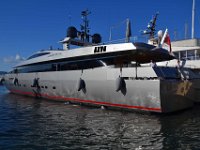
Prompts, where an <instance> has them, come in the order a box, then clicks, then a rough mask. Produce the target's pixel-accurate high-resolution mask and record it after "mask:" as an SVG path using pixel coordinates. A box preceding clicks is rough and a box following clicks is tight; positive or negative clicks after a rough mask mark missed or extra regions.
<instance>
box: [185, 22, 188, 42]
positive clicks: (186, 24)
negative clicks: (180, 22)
mask: <svg viewBox="0 0 200 150" xmlns="http://www.w3.org/2000/svg"><path fill="white" fill-rule="evenodd" d="M187 38H188V23H187V22H185V39H187Z"/></svg>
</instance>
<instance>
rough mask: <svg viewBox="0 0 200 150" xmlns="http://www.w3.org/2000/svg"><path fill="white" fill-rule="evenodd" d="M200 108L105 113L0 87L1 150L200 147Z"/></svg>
mask: <svg viewBox="0 0 200 150" xmlns="http://www.w3.org/2000/svg"><path fill="white" fill-rule="evenodd" d="M199 108H200V106H196V107H194V108H193V109H190V110H187V111H183V112H180V113H176V114H171V115H156V114H142V113H134V112H132V113H130V112H120V111H111V110H101V109H97V108H88V107H83V106H76V105H68V104H65V103H62V102H52V101H47V100H41V99H35V98H30V97H25V96H18V95H13V94H9V93H8V92H7V91H6V89H5V88H3V87H0V127H1V128H0V149H20V150H21V149H48V150H49V149H70V150H79V149H83V150H84V149H91V150H95V149H98V150H99V149H110V150H112V149H113V150H121V149H133V150H135V149H138V150H139V149H147V150H149V149H166V150H167V149H170V150H171V149H192V150H193V149H198V148H199V143H200V131H199V129H198V127H199V126H200V117H199V113H200V110H199Z"/></svg>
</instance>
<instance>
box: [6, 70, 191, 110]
mask: <svg viewBox="0 0 200 150" xmlns="http://www.w3.org/2000/svg"><path fill="white" fill-rule="evenodd" d="M133 70H134V69H133V68H132V69H130V68H129V69H126V68H123V72H120V69H119V68H107V67H104V68H97V69H88V70H83V71H80V70H76V71H54V72H37V73H20V74H7V75H5V86H6V87H7V88H8V89H9V90H10V92H12V93H16V94H21V95H28V96H33V97H39V98H46V99H51V100H57V101H68V102H70V103H78V104H82V103H83V104H87V105H95V106H106V107H114V108H120V109H121V108H123V109H131V110H132V109H133V110H142V111H149V112H158V113H168V112H174V111H179V110H183V109H186V108H189V107H191V106H192V105H193V102H192V101H190V100H189V99H188V98H187V96H186V95H187V94H188V93H189V91H190V90H191V89H190V88H188V84H189V82H190V81H182V80H170V79H168V80H161V79H158V78H154V79H153V78H147V79H145V78H142V79H136V78H135V75H134V74H133ZM119 76H120V77H123V78H120V77H119ZM15 79H17V83H16V82H14V80H15ZM34 79H38V85H37V86H33V84H34V83H33V82H34ZM119 79H120V80H121V81H120V82H118V80H119ZM122 83H123V84H122ZM119 87H120V89H119ZM187 88H188V89H187ZM183 89H184V90H183Z"/></svg>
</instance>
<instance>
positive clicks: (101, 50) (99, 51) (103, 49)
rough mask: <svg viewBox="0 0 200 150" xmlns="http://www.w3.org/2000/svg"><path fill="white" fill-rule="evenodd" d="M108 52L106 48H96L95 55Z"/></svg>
mask: <svg viewBox="0 0 200 150" xmlns="http://www.w3.org/2000/svg"><path fill="white" fill-rule="evenodd" d="M103 52H106V46H98V47H95V48H94V53H103Z"/></svg>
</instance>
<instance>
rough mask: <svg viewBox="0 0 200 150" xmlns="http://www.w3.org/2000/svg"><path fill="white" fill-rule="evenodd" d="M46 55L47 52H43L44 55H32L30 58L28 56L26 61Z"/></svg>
mask: <svg viewBox="0 0 200 150" xmlns="http://www.w3.org/2000/svg"><path fill="white" fill-rule="evenodd" d="M47 54H50V53H49V52H45V53H38V54H34V55H32V56H30V57H29V58H27V60H28V59H32V58H36V57H40V56H43V55H47Z"/></svg>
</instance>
